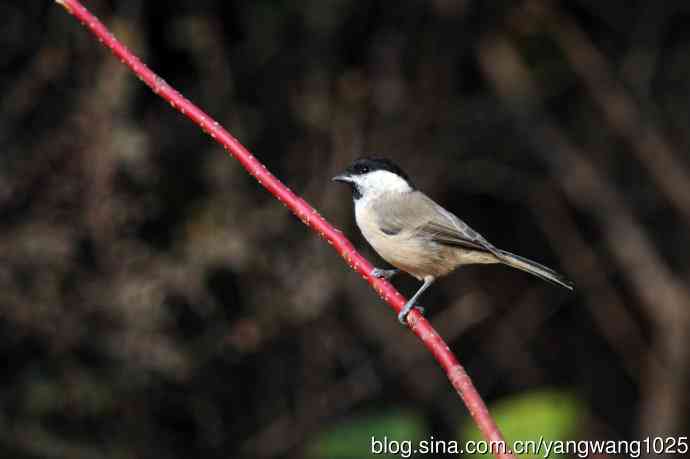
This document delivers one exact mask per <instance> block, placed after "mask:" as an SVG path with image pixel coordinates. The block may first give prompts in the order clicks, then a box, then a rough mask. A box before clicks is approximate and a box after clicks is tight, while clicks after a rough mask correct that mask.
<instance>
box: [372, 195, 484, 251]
mask: <svg viewBox="0 0 690 459" xmlns="http://www.w3.org/2000/svg"><path fill="white" fill-rule="evenodd" d="M375 205H376V206H378V208H377V209H376V212H375V215H377V216H378V222H377V223H378V225H379V228H380V229H381V231H383V232H384V233H386V234H388V235H396V234H400V233H403V232H404V233H406V234H408V235H414V236H416V237H423V238H426V239H428V240H430V241H433V242H437V243H439V244H443V245H448V246H453V247H464V248H468V249H472V250H480V251H484V252H492V253H493V252H494V251H495V250H496V248H495V247H494V246H493V245H491V244H490V243H489V242H488V241H487V240H486V239H484V238H483V237H482V235H481V234H479V233H477V232H476V231H475V230H473V229H472V228H470V226H469V225H468V224H467V223H465V222H463V221H462V220H460V219H459V218H458V217H456V216H455V215H453V214H452V213H450V212H448V211H447V210H446V209H444V208H443V207H441V206H439V205H438V204H436V203H435V202H434V201H433V200H432V199H431V198H429V197H428V196H426V195H425V194H424V193H422V192H420V191H413V192H410V193H404V194H395V195H390V196H387V197H386V198H385V199H380V200H378V201H377V203H376V204H375Z"/></svg>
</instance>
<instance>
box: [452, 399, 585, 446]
mask: <svg viewBox="0 0 690 459" xmlns="http://www.w3.org/2000/svg"><path fill="white" fill-rule="evenodd" d="M489 410H490V411H491V414H492V415H493V416H494V419H495V421H496V423H497V424H498V425H499V426H500V428H501V432H502V433H503V435H504V437H505V439H506V443H507V444H508V445H511V444H513V443H514V442H515V441H518V440H519V441H522V442H528V441H533V442H534V443H535V444H539V442H540V439H541V438H543V440H544V441H545V442H549V441H554V440H563V441H565V440H575V439H577V438H578V435H580V433H581V432H582V428H583V427H584V426H585V422H586V420H587V418H586V410H585V406H584V404H583V403H582V402H581V401H580V400H578V399H577V397H575V396H574V395H573V394H570V393H568V392H564V391H557V390H545V389H541V390H537V391H531V392H523V393H520V394H518V395H515V396H512V397H509V398H505V399H501V400H499V401H497V402H495V403H493V404H492V405H491V406H490V407H489ZM460 438H461V439H463V440H464V441H467V440H474V441H479V440H482V439H483V437H482V436H481V434H480V433H479V430H478V429H477V427H476V426H475V425H474V424H473V423H471V422H469V421H468V422H465V425H464V426H463V427H462V428H461V430H460ZM543 454H544V453H543V451H542V452H540V453H537V454H522V455H520V457H535V458H536V457H543ZM474 456H475V457H480V456H481V455H480V454H475V455H474ZM554 457H557V456H554Z"/></svg>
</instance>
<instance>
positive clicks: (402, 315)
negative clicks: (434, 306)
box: [398, 276, 434, 325]
mask: <svg viewBox="0 0 690 459" xmlns="http://www.w3.org/2000/svg"><path fill="white" fill-rule="evenodd" d="M433 283H434V278H433V277H431V276H429V277H426V278H424V284H422V286H421V287H420V288H419V290H417V293H415V294H414V295H413V296H412V298H410V300H409V301H408V302H407V303H405V306H403V308H402V309H401V310H400V312H399V313H398V321H399V322H400V323H401V324H403V325H407V315H408V314H409V313H410V310H411V309H412V308H413V307H414V305H415V303H416V302H417V299H418V298H419V297H420V296H421V295H422V293H424V290H426V289H428V288H429V286H430V285H431V284H433ZM419 309H422V308H419ZM422 312H424V310H423V309H422Z"/></svg>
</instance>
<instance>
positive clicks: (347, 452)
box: [307, 411, 429, 459]
mask: <svg viewBox="0 0 690 459" xmlns="http://www.w3.org/2000/svg"><path fill="white" fill-rule="evenodd" d="M428 435H429V430H428V427H427V426H426V425H425V421H424V419H423V418H421V417H420V416H419V415H415V414H414V413H411V412H400V411H396V412H392V413H378V414H373V415H370V416H367V417H361V418H357V419H351V420H349V421H348V422H343V423H339V424H338V426H337V427H335V428H334V429H332V430H330V431H327V432H324V433H322V434H320V435H319V436H317V437H316V438H314V440H312V441H313V444H312V445H311V446H308V447H307V452H308V453H307V456H308V457H311V458H333V459H336V458H353V457H365V456H369V455H370V453H371V439H372V438H375V439H377V440H379V441H383V439H384V438H385V439H386V440H387V441H388V440H390V441H397V442H402V441H411V442H413V443H414V442H417V441H419V440H421V439H423V438H425V437H427V436H428Z"/></svg>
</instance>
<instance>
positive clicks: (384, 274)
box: [371, 268, 400, 280]
mask: <svg viewBox="0 0 690 459" xmlns="http://www.w3.org/2000/svg"><path fill="white" fill-rule="evenodd" d="M399 271H400V270H398V269H380V268H374V269H372V270H371V275H372V276H374V277H377V278H379V279H386V280H390V279H391V278H392V277H393V276H395V275H396V274H398V272H399Z"/></svg>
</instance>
